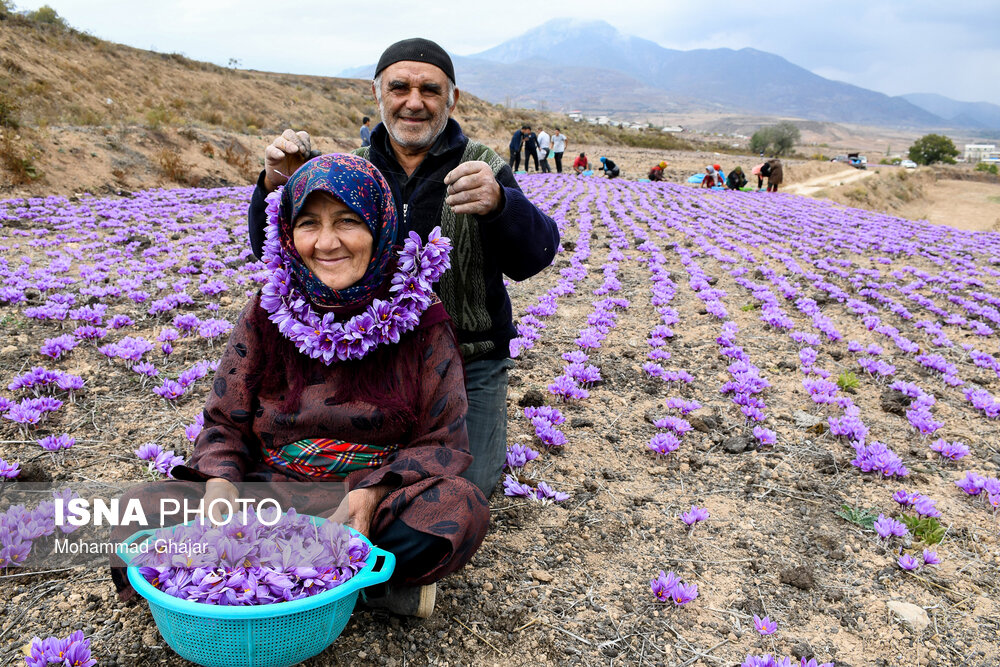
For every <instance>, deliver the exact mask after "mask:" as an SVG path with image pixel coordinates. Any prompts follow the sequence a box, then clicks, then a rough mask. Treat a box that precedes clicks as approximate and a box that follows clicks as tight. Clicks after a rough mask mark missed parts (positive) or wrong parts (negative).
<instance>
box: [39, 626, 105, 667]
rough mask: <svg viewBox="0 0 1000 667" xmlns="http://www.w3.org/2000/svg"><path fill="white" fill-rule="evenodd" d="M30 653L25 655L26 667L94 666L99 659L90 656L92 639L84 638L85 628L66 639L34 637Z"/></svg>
mask: <svg viewBox="0 0 1000 667" xmlns="http://www.w3.org/2000/svg"><path fill="white" fill-rule="evenodd" d="M28 651H29V653H28V655H26V656H25V657H24V664H25V667H46V666H47V665H52V664H55V665H72V666H73V667H92V666H93V665H96V664H97V660H95V659H94V658H91V657H90V640H89V639H84V637H83V630H77V631H76V632H74V633H73V634H71V635H70V636H69V637H67V638H66V639H59V638H57V637H46V638H45V639H40V638H38V637H33V638H32V639H31V647H30V648H29V649H28Z"/></svg>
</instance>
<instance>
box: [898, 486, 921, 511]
mask: <svg viewBox="0 0 1000 667" xmlns="http://www.w3.org/2000/svg"><path fill="white" fill-rule="evenodd" d="M916 495H917V494H913V495H911V494H909V493H907V492H906V490H904V489H900V490H898V491H896V493H894V494H892V499H893V500H895V501H896V502H897V503H899V504H900V505H903V506H904V507H909V506H910V505H912V504H913V501H914V496H916Z"/></svg>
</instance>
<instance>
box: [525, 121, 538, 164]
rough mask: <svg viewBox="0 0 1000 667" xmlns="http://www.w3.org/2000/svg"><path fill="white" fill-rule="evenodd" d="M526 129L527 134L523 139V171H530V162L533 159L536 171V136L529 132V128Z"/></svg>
mask: <svg viewBox="0 0 1000 667" xmlns="http://www.w3.org/2000/svg"><path fill="white" fill-rule="evenodd" d="M528 129H529V132H528V134H527V136H525V137H524V170H525V171H531V160H532V159H534V161H535V171H538V170H539V169H538V135H537V134H535V133H534V132H531V131H530V130H531V128H528Z"/></svg>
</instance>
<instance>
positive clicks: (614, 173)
mask: <svg viewBox="0 0 1000 667" xmlns="http://www.w3.org/2000/svg"><path fill="white" fill-rule="evenodd" d="M601 169H603V170H604V175H605V176H607V177H608V178H617V177H618V176H619V175H620V174H621V170H620V169H619V168H618V165H616V164H615V163H614V162H612V161H611V159H610V158H606V157H602V158H601Z"/></svg>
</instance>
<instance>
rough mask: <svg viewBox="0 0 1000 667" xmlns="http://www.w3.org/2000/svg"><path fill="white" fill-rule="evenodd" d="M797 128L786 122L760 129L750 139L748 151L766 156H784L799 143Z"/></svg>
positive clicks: (799, 135)
mask: <svg viewBox="0 0 1000 667" xmlns="http://www.w3.org/2000/svg"><path fill="white" fill-rule="evenodd" d="M800 138H801V134H800V133H799V128H797V127H795V125H794V124H792V123H790V122H788V121H782V122H780V123H778V124H777V125H769V126H768V127H762V128H761V129H759V130H757V131H756V132H754V133H753V136H752V137H750V151H751V152H753V153H765V154H767V155H775V156H780V155H785V154H787V153H788V152H790V151H791V150H792V147H794V146H795V144H796V143H797V142H798V141H799V139H800Z"/></svg>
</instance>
